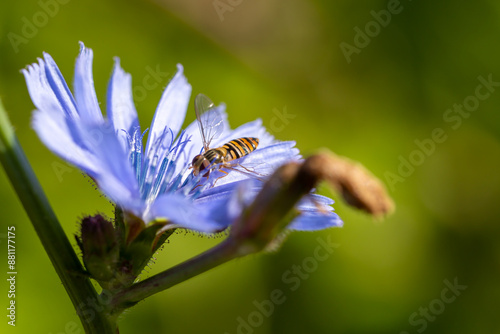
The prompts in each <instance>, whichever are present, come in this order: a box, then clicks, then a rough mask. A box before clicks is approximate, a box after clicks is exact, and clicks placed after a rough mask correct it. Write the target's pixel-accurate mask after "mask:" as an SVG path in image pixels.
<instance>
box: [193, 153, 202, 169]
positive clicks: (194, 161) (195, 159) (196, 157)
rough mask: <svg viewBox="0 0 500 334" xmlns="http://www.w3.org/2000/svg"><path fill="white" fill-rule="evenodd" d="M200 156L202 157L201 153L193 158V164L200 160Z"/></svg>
mask: <svg viewBox="0 0 500 334" xmlns="http://www.w3.org/2000/svg"><path fill="white" fill-rule="evenodd" d="M200 157H201V154H198V155H196V156H195V157H194V158H193V161H191V165H192V166H194V165H195V164H196V162H198V160H199V159H200Z"/></svg>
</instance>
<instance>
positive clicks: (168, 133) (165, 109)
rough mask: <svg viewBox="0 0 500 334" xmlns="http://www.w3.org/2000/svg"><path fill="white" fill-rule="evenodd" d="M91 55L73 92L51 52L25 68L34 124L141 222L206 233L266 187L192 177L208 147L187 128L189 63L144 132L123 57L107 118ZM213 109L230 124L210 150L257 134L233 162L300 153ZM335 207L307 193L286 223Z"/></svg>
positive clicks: (240, 178)
mask: <svg viewBox="0 0 500 334" xmlns="http://www.w3.org/2000/svg"><path fill="white" fill-rule="evenodd" d="M92 58H93V53H92V50H91V49H88V48H86V47H85V46H84V45H83V43H80V54H79V55H78V58H77V60H76V67H75V76H74V89H73V92H74V94H72V93H71V91H70V89H69V88H68V86H67V84H66V82H65V80H64V78H63V76H62V74H61V72H60V71H59V69H58V67H57V65H56V63H55V62H54V60H53V59H52V57H51V56H50V55H49V54H47V53H44V59H39V60H38V63H34V64H32V65H30V66H28V67H27V69H24V70H23V71H22V72H23V74H24V76H25V78H26V83H27V86H28V90H29V93H30V96H31V99H32V100H33V103H34V104H35V106H36V108H37V110H36V111H35V112H34V114H33V121H32V126H33V128H34V129H35V131H36V132H37V134H38V136H39V137H40V139H41V140H42V142H43V143H44V144H45V145H46V146H47V147H48V148H49V149H50V150H51V151H53V152H54V153H55V154H57V155H58V156H60V157H61V158H62V159H64V160H66V161H67V162H69V163H71V164H73V165H74V166H76V167H78V168H79V169H81V170H82V171H84V172H85V173H86V174H87V175H89V176H90V177H91V178H92V179H93V180H94V181H95V182H96V184H97V185H98V187H99V189H100V190H101V191H102V192H103V193H104V194H105V195H106V196H107V197H108V198H109V199H110V200H111V201H113V202H114V203H115V204H116V205H117V206H118V207H120V208H121V209H122V210H123V211H124V212H126V213H127V214H128V215H133V216H135V217H137V218H139V219H140V220H142V221H144V222H145V223H150V222H153V221H158V220H160V221H166V222H167V223H166V224H165V226H164V227H163V229H162V230H166V229H170V228H186V229H191V230H195V231H200V232H207V233H212V232H218V231H221V230H224V229H225V228H227V227H228V226H230V225H231V223H232V222H233V221H234V220H235V219H236V218H237V217H239V215H240V214H241V213H242V210H244V209H245V208H246V207H247V206H248V205H249V204H250V202H251V201H252V200H253V198H254V197H255V195H256V194H257V193H258V192H259V191H260V190H261V188H262V182H261V181H258V180H253V181H249V179H252V177H251V176H249V173H242V172H238V171H235V170H228V171H227V172H228V175H227V176H225V177H222V178H219V177H220V176H221V173H220V172H217V171H216V172H214V173H210V176H209V178H207V177H204V175H203V173H200V175H198V176H194V175H193V170H192V169H190V167H191V160H192V159H193V157H194V156H195V155H197V154H200V153H203V143H202V137H201V134H200V131H199V128H198V124H197V123H196V121H195V122H193V123H191V124H190V125H188V126H187V128H185V130H181V127H182V125H183V123H184V118H185V115H186V110H187V108H188V104H189V98H190V95H191V85H190V84H189V83H188V82H187V79H186V77H185V76H184V74H183V67H182V66H181V65H177V73H176V74H175V75H174V77H173V78H172V80H171V81H170V83H169V84H168V86H167V87H166V89H165V91H164V92H163V95H162V97H161V99H160V102H159V104H158V107H157V109H156V112H155V115H154V117H153V121H152V123H151V126H150V127H149V131H148V130H143V129H141V127H140V125H139V121H138V118H137V112H136V110H135V106H134V102H133V98H132V79H131V76H130V74H128V73H126V72H124V71H123V69H122V68H121V67H120V61H119V59H116V60H115V65H114V69H113V73H112V76H111V80H110V82H109V85H108V93H107V101H106V107H107V115H106V117H104V116H103V114H102V112H101V109H100V106H99V102H98V100H97V97H96V93H95V89H94V83H93V77H92ZM215 108H217V112H219V113H221V114H222V115H223V116H224V117H223V122H224V127H223V131H222V133H221V134H220V136H219V137H218V138H216V139H214V141H213V142H212V143H211V147H220V146H222V145H223V144H225V143H226V142H228V141H230V140H233V139H236V138H240V137H256V138H258V139H259V146H258V147H257V149H256V150H255V151H254V152H251V153H250V154H248V155H246V156H245V157H243V158H240V159H238V161H237V162H238V163H240V164H242V165H245V166H252V170H254V171H255V173H256V174H258V175H270V174H271V173H272V171H273V170H275V169H276V168H277V167H279V166H280V165H282V164H283V163H285V162H288V161H291V160H298V159H300V156H299V155H298V154H299V152H298V149H296V148H294V146H295V142H292V141H285V142H279V141H277V140H275V139H274V137H273V136H272V135H270V134H269V133H268V132H267V131H266V130H265V128H264V127H263V126H262V121H261V120H256V121H254V122H250V123H247V124H244V125H242V126H240V127H238V128H236V129H234V130H231V129H230V127H229V124H228V122H227V115H226V113H225V105H224V104H221V105H219V106H217V107H215ZM146 133H147V140H146V145H145V148H144V147H143V139H144V136H146ZM217 178H219V179H218V180H217V182H216V183H215V184H214V181H215V180H216V179H217ZM332 203H333V201H332V200H331V199H329V198H327V197H324V196H319V195H310V196H308V197H307V198H305V199H303V200H302V201H301V202H300V203H299V205H298V207H297V208H298V210H299V211H300V214H299V215H298V216H297V218H295V220H294V221H293V222H292V223H291V224H290V225H289V226H288V228H289V229H294V230H319V229H324V228H327V227H333V226H341V225H342V221H341V220H340V218H339V217H338V216H337V215H336V214H335V213H334V212H332V210H333V209H332V208H331V206H330V205H331V204H332Z"/></svg>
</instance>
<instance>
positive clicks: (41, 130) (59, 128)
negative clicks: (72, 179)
mask: <svg viewBox="0 0 500 334" xmlns="http://www.w3.org/2000/svg"><path fill="white" fill-rule="evenodd" d="M32 127H33V129H34V130H35V131H36V133H37V134H38V136H39V137H40V139H41V141H42V142H43V143H44V144H45V145H46V146H47V147H48V148H49V149H50V150H51V151H52V152H54V153H55V154H57V155H58V156H60V157H61V158H63V159H64V160H66V161H68V162H70V163H71V164H73V165H75V166H76V167H78V168H80V169H81V170H83V171H84V172H86V173H88V174H95V173H96V172H97V170H96V167H97V166H96V162H97V159H96V157H95V156H94V155H93V154H92V153H91V152H89V151H88V150H86V149H84V148H82V146H80V145H78V144H77V143H76V142H75V140H74V137H73V135H72V134H71V130H70V129H69V128H68V124H67V122H66V119H65V118H64V116H63V115H57V114H54V113H51V112H50V111H46V110H45V109H44V110H35V112H34V113H33V119H32Z"/></svg>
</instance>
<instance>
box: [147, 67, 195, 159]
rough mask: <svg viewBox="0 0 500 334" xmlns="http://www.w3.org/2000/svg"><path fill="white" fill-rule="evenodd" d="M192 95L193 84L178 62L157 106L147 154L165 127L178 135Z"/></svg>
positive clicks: (150, 130) (175, 135)
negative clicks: (188, 80)
mask: <svg viewBox="0 0 500 334" xmlns="http://www.w3.org/2000/svg"><path fill="white" fill-rule="evenodd" d="M190 96H191V85H190V84H189V83H188V82H187V79H186V77H185V76H184V74H183V68H182V65H180V64H178V65H177V73H176V74H175V76H174V78H173V79H172V80H171V81H170V82H169V84H168V86H167V88H166V89H165V91H164V92H163V95H162V97H161V99H160V103H159V104H158V107H157V108H156V112H155V115H154V117H153V122H152V123H151V128H150V129H149V136H148V142H147V144H146V151H145V152H146V155H148V152H149V150H150V147H151V145H152V144H153V143H154V142H155V140H156V139H157V138H158V137H159V136H161V134H162V133H163V132H164V131H165V128H169V129H171V130H172V132H173V135H174V138H175V137H177V134H178V133H179V130H180V129H181V126H182V123H184V118H185V117H186V110H187V106H188V103H189V97H190Z"/></svg>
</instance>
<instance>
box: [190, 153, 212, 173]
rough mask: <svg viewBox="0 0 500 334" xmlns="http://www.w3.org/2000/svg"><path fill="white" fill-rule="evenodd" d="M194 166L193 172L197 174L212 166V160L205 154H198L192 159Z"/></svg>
mask: <svg viewBox="0 0 500 334" xmlns="http://www.w3.org/2000/svg"><path fill="white" fill-rule="evenodd" d="M191 165H192V167H193V174H194V175H195V176H197V175H198V174H199V173H200V172H201V171H203V170H204V169H206V168H208V166H210V162H209V161H208V160H207V159H206V158H205V157H204V156H203V154H198V155H196V156H195V157H194V158H193V161H191Z"/></svg>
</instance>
